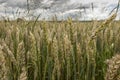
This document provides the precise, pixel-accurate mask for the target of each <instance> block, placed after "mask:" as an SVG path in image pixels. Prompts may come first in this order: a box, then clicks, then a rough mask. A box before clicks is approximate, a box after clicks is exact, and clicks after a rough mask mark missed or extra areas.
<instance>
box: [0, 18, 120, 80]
mask: <svg viewBox="0 0 120 80" xmlns="http://www.w3.org/2000/svg"><path fill="white" fill-rule="evenodd" d="M109 20H110V19H109ZM119 53H120V21H112V20H111V21H106V22H105V21H90V22H79V21H72V20H71V19H70V18H69V19H68V20H67V21H61V22H58V21H53V22H49V21H20V22H18V21H7V20H6V21H0V80H120V72H119V71H120V54H119Z"/></svg>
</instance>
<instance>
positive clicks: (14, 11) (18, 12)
mask: <svg viewBox="0 0 120 80" xmlns="http://www.w3.org/2000/svg"><path fill="white" fill-rule="evenodd" d="M117 2H118V0H30V1H29V2H28V3H29V9H30V11H29V14H28V11H27V9H28V8H27V6H28V5H27V0H0V18H4V17H9V18H10V19H15V18H17V17H25V18H26V19H29V18H30V19H35V18H36V17H37V16H38V15H39V14H40V17H39V19H46V20H50V19H51V18H52V17H53V16H54V15H56V16H57V18H58V19H59V20H62V19H67V18H68V17H72V18H73V19H77V20H92V19H97V20H100V19H105V18H107V17H108V16H109V13H110V12H111V11H112V9H113V8H115V7H116V6H117ZM118 15H119V13H118ZM117 18H119V16H118V17H117Z"/></svg>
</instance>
